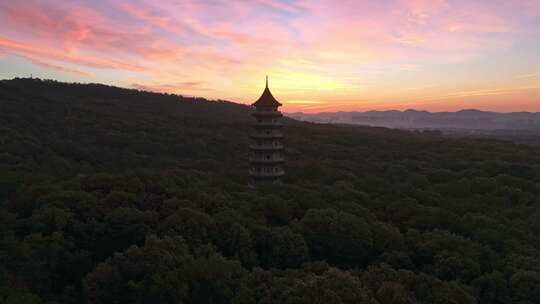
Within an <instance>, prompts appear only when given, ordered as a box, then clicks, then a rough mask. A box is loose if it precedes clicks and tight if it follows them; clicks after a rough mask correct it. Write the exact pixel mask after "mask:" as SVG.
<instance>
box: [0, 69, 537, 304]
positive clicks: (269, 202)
mask: <svg viewBox="0 0 540 304" xmlns="http://www.w3.org/2000/svg"><path fill="white" fill-rule="evenodd" d="M250 112H251V109H250V108H249V107H246V106H243V105H238V104H234V103H230V102H225V101H208V100H204V99H197V98H187V97H182V96H176V95H167V94H156V93H148V92H141V91H137V90H128V89H120V88H115V87H109V86H104V85H98V84H88V85H83V84H67V83H59V82H54V81H42V80H38V79H14V80H5V81H0V223H2V224H1V225H0V242H1V244H0V302H1V303H81V302H83V303H84V302H86V303H124V302H126V303H315V302H316V301H318V302H319V303H538V302H539V301H540V237H539V235H540V228H539V226H538V225H537V223H538V221H539V220H540V200H539V195H540V174H539V173H540V148H538V147H533V146H527V145H517V144H513V143H510V142H504V141H496V140H488V139H484V140H481V139H470V138H449V137H444V136H441V135H440V134H439V133H436V132H408V131H399V130H389V129H384V128H373V127H360V126H347V125H319V124H313V123H307V122H298V121H294V120H291V119H287V120H286V121H285V129H284V130H285V133H286V140H285V145H286V153H285V154H286V158H287V163H286V166H285V170H286V172H287V175H286V178H285V180H284V183H283V184H282V185H275V186H271V187H264V188H257V189H250V188H248V187H246V184H247V168H248V167H247V153H248V149H247V147H248V143H249V141H248V134H249V131H250V123H251V122H252V119H251V117H250V116H249V114H250Z"/></svg>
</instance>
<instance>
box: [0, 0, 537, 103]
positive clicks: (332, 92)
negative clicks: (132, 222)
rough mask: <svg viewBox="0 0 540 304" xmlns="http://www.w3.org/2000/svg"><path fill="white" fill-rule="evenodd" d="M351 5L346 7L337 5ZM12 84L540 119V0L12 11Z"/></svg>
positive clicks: (90, 4)
mask: <svg viewBox="0 0 540 304" xmlns="http://www.w3.org/2000/svg"><path fill="white" fill-rule="evenodd" d="M338 4H339V5H338ZM0 22H1V24H2V26H1V27H0V78H12V77H28V76H30V75H31V74H33V75H34V76H35V77H40V78H53V79H58V80H62V81H76V82H100V83H107V84H111V85H118V86H122V87H129V88H137V89H144V90H152V91H160V92H169V93H178V94H183V95H194V96H202V97H207V98H212V99H226V100H231V101H235V102H242V103H251V102H253V101H254V100H256V99H257V97H258V96H259V95H260V93H261V92H262V89H263V88H264V76H265V75H267V74H268V75H269V77H270V88H271V90H272V93H273V94H274V96H275V97H276V98H277V99H279V100H280V101H281V102H282V103H283V104H284V110H285V111H304V112H318V111H339V110H371V109H376V110H383V109H407V108H415V109H420V110H431V111H446V110H459V109H463V108H477V109H481V110H492V111H503V112H508V111H540V0H516V1H499V0H478V1H470V0H469V1H466V0H457V1H451V0H448V1H446V0H410V1H408V0H382V1H362V0H359V1H346V0H343V1H334V0H320V1H306V0H297V1H284V0H256V1H255V0H253V1H241V0H238V1H221V0H216V1H202V0H180V1H150V0H137V1H121V0H100V1H85V0H81V1H52V0H28V1H9V0H0Z"/></svg>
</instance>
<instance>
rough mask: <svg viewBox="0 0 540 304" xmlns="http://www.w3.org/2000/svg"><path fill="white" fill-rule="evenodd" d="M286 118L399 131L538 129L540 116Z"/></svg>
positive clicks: (465, 113)
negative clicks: (396, 129)
mask: <svg viewBox="0 0 540 304" xmlns="http://www.w3.org/2000/svg"><path fill="white" fill-rule="evenodd" d="M288 116H289V117H292V118H295V119H299V120H305V121H311V122H319V123H345V124H358V125H366V126H378V127H388V128H400V129H455V130H540V113H530V112H515V113H497V112H484V111H479V110H474V109H466V110H461V111H457V112H427V111H417V110H405V111H396V110H390V111H367V112H326V113H316V114H306V113H290V114H288Z"/></svg>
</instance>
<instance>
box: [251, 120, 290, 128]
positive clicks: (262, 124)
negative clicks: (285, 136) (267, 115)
mask: <svg viewBox="0 0 540 304" xmlns="http://www.w3.org/2000/svg"><path fill="white" fill-rule="evenodd" d="M253 126H254V127H255V128H281V127H283V123H281V122H277V121H276V122H271V121H261V122H256V123H254V124H253Z"/></svg>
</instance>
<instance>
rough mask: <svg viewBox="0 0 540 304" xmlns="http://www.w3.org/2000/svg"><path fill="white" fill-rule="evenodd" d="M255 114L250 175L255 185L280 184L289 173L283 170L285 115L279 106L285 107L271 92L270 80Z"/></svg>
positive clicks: (258, 101) (251, 135) (258, 102)
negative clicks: (283, 117)
mask: <svg viewBox="0 0 540 304" xmlns="http://www.w3.org/2000/svg"><path fill="white" fill-rule="evenodd" d="M253 106H255V112H254V113H253V114H252V116H253V117H254V118H255V119H256V122H255V123H254V124H253V129H254V130H253V132H251V134H250V137H251V138H252V139H253V143H252V144H251V145H250V146H249V148H250V150H251V154H250V158H249V161H250V163H251V168H250V170H249V175H250V176H251V180H252V184H257V183H258V182H261V181H264V182H268V181H274V182H276V181H279V179H280V177H281V176H283V175H284V174H285V172H284V171H283V168H282V164H283V162H284V157H283V152H282V150H283V144H282V141H281V140H282V138H283V133H282V131H281V129H282V127H283V125H282V123H281V122H280V119H281V117H282V116H283V115H282V114H281V112H280V111H278V107H279V106H281V103H279V102H278V101H277V100H276V99H275V98H274V96H272V93H271V92H270V89H268V78H267V80H266V88H265V89H264V92H263V94H262V95H261V97H260V98H259V99H258V100H257V101H256V102H255V103H254V104H253Z"/></svg>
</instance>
